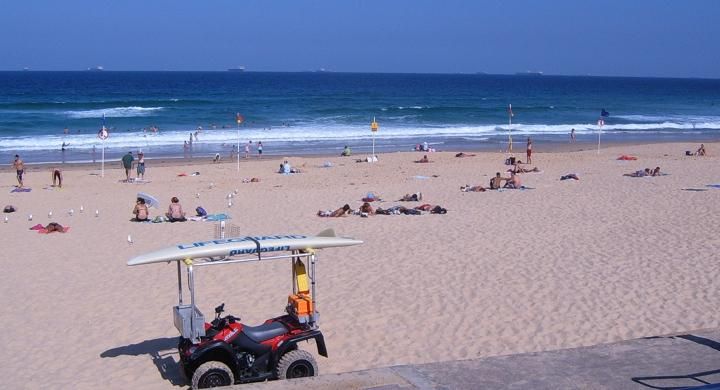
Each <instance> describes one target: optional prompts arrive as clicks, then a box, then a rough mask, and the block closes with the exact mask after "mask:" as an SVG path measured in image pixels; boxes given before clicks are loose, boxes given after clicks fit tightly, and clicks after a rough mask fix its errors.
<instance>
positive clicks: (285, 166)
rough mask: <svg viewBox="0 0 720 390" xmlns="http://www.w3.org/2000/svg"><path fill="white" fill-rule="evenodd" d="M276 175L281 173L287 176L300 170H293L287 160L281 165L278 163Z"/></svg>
mask: <svg viewBox="0 0 720 390" xmlns="http://www.w3.org/2000/svg"><path fill="white" fill-rule="evenodd" d="M278 173H283V174H285V175H289V174H291V173H300V170H299V169H297V168H293V166H292V165H290V163H289V162H288V160H285V161H283V162H282V163H280V169H279V170H278Z"/></svg>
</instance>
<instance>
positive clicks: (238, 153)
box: [237, 121, 240, 173]
mask: <svg viewBox="0 0 720 390" xmlns="http://www.w3.org/2000/svg"><path fill="white" fill-rule="evenodd" d="M237 171H238V173H240V122H239V121H238V142H237Z"/></svg>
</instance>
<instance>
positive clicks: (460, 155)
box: [455, 152, 475, 158]
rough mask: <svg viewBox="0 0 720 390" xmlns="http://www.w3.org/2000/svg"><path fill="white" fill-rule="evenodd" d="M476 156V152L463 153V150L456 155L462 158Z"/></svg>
mask: <svg viewBox="0 0 720 390" xmlns="http://www.w3.org/2000/svg"><path fill="white" fill-rule="evenodd" d="M474 156H475V154H473V153H463V152H460V153H458V154H456V155H455V157H460V158H462V157H474Z"/></svg>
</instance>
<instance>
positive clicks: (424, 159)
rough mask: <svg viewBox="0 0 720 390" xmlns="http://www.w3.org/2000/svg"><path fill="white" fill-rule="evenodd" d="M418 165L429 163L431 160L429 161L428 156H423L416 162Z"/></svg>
mask: <svg viewBox="0 0 720 390" xmlns="http://www.w3.org/2000/svg"><path fill="white" fill-rule="evenodd" d="M415 162H416V163H429V162H430V160H429V159H428V156H427V154H426V155H424V156H423V158H421V159H420V160H415Z"/></svg>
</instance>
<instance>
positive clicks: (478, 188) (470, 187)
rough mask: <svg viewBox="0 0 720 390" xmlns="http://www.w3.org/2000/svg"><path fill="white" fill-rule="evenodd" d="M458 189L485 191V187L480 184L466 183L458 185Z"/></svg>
mask: <svg viewBox="0 0 720 390" xmlns="http://www.w3.org/2000/svg"><path fill="white" fill-rule="evenodd" d="M460 191H462V192H485V191H487V190H486V189H485V187H483V186H481V185H477V186H470V185H469V184H468V185H465V186H462V187H460Z"/></svg>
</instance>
